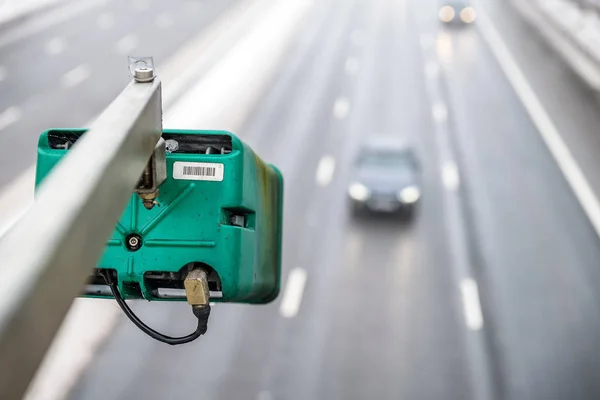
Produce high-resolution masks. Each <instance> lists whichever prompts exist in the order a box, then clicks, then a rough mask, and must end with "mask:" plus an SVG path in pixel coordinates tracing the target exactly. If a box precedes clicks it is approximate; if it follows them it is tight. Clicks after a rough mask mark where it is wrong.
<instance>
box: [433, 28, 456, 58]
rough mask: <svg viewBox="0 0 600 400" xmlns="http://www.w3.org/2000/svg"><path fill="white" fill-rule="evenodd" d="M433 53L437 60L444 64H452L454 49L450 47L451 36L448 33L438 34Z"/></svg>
mask: <svg viewBox="0 0 600 400" xmlns="http://www.w3.org/2000/svg"><path fill="white" fill-rule="evenodd" d="M435 51H436V54H437V56H438V59H439V60H440V61H441V62H442V63H444V64H449V63H450V62H452V58H453V55H454V48H453V45H452V36H451V35H450V34H449V33H448V32H444V31H442V32H439V33H438V35H437V38H436V41H435Z"/></svg>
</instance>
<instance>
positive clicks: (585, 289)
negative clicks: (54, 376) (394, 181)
mask: <svg viewBox="0 0 600 400" xmlns="http://www.w3.org/2000/svg"><path fill="white" fill-rule="evenodd" d="M247 1H250V0H236V1H214V0H204V1H185V2H184V1H172V2H168V3H167V2H160V1H156V0H147V1H134V2H117V1H105V2H101V1H91V0H90V1H87V2H83V3H82V4H86V6H85V7H84V6H79V8H75V9H76V10H78V11H77V12H75V11H72V10H73V9H74V8H72V6H69V8H68V9H69V10H71V11H69V12H70V13H71V14H72V15H71V14H69V13H62V14H61V16H60V18H62V19H63V20H62V22H61V23H60V24H53V25H49V26H45V25H44V24H43V23H42V22H43V21H42V22H39V21H38V22H35V21H33V22H28V21H25V22H23V23H20V24H19V25H17V26H11V27H8V28H5V29H2V30H0V72H1V74H0V80H1V81H0V93H2V95H1V96H0V157H1V158H0V159H1V160H2V161H1V162H2V168H1V169H0V184H3V185H6V184H7V183H9V182H10V181H11V180H12V179H13V178H14V177H15V176H18V175H19V173H20V172H21V171H22V170H24V169H26V168H27V167H28V166H29V165H31V164H32V162H33V161H34V157H35V142H36V137H37V135H38V134H39V133H40V132H41V131H42V130H43V129H45V128H47V127H54V126H78V125H81V124H84V123H86V121H88V120H90V119H91V118H93V117H94V116H95V115H96V114H97V113H98V112H99V111H101V109H102V108H103V107H104V106H105V105H106V104H107V102H108V101H110V99H111V98H112V97H114V96H115V95H116V94H117V93H118V91H119V89H120V88H121V87H122V86H123V85H124V84H125V83H126V81H127V76H126V74H125V75H124V72H123V71H124V69H125V68H126V63H125V60H124V56H125V55H126V54H129V53H131V52H135V53H137V54H146V53H152V54H153V55H154V57H155V61H156V62H157V64H158V65H160V63H161V62H166V60H168V59H169V57H171V56H172V55H173V54H174V53H175V52H176V50H177V49H179V48H180V47H182V46H184V45H185V44H186V43H187V42H189V41H190V40H192V38H193V37H195V36H196V35H198V34H199V33H202V32H203V30H206V29H208V27H209V26H210V23H211V22H212V21H215V20H218V19H219V18H220V16H221V15H222V14H223V13H224V12H226V10H228V9H230V8H232V7H236V6H238V5H239V4H243V3H244V2H247ZM479 3H481V4H480V9H479V11H480V18H479V19H478V21H477V23H476V24H475V25H473V26H468V27H463V28H449V27H443V26H441V25H440V24H439V23H438V21H437V7H438V1H437V0H380V1H369V0H319V1H306V5H307V11H306V15H305V16H303V17H302V18H303V19H302V23H301V24H300V27H299V29H298V30H297V32H296V33H295V35H294V36H293V37H292V39H291V41H290V42H289V44H288V47H287V50H286V52H285V53H284V55H283V57H281V59H280V60H278V63H277V68H276V70H275V72H274V74H273V76H272V77H271V78H270V79H269V82H268V84H267V85H265V87H264V88H262V91H261V93H260V96H257V98H256V99H255V101H254V102H253V106H252V109H251V112H250V113H249V116H248V118H246V119H245V121H244V123H243V124H242V125H241V126H240V127H239V131H238V132H237V133H238V134H239V135H240V136H241V137H242V138H243V139H244V140H246V141H247V142H248V143H250V144H251V145H252V146H253V148H254V149H255V150H256V151H257V152H258V154H260V155H261V157H262V158H263V159H265V160H267V161H269V162H272V163H274V164H276V165H278V166H279V167H280V169H281V170H282V172H283V174H284V176H285V179H286V193H285V195H286V197H285V228H284V257H283V269H284V275H283V281H282V294H281V296H280V297H279V298H278V299H277V300H276V301H275V302H273V303H272V304H270V305H267V306H246V305H229V304H218V305H216V306H215V307H214V309H213V312H212V315H211V319H210V321H209V331H208V333H207V335H206V336H205V337H203V338H201V339H200V340H198V341H197V342H195V343H192V344H189V345H185V346H180V347H170V346H166V345H164V344H162V343H158V342H155V341H153V340H152V339H150V338H148V337H146V336H144V334H143V333H142V332H140V331H139V330H137V328H135V327H134V326H133V325H132V324H131V323H129V321H127V320H126V319H125V318H124V317H123V318H122V320H121V322H120V323H119V324H118V326H117V327H116V329H115V330H114V331H113V332H112V334H111V335H110V336H109V337H108V338H107V340H106V342H105V344H104V345H103V346H102V347H101V348H100V349H99V352H98V353H97V354H96V356H95V357H94V359H93V361H92V362H91V364H90V365H89V367H88V368H87V370H86V371H85V372H84V374H83V376H82V377H81V379H80V380H79V381H78V382H77V384H76V385H75V387H74V388H73V390H72V391H71V394H70V396H71V398H73V399H82V400H83V399H183V398H201V399H257V400H270V399H419V400H420V399H545V400H546V399H592V398H598V397H599V396H600V379H599V378H600V339H599V338H600V309H599V308H600V242H599V239H598V228H599V227H600V220H599V217H598V215H597V214H595V213H594V211H595V210H596V209H599V210H600V204H599V203H598V200H597V196H596V194H599V195H600V173H598V171H600V157H598V154H599V153H600V135H598V134H597V132H596V130H597V129H598V127H600V113H598V112H597V110H598V107H600V106H599V105H598V103H597V102H596V100H595V96H594V94H593V93H590V91H589V90H587V89H586V88H585V86H584V85H583V84H582V83H581V82H579V81H578V80H577V79H576V78H575V77H574V75H572V74H571V72H570V71H569V69H568V68H567V67H566V65H564V64H563V63H562V62H561V61H560V59H559V58H558V57H557V56H556V55H555V54H554V53H553V52H552V51H551V50H550V48H549V47H547V46H546V45H545V44H544V42H543V40H542V39H541V38H539V37H538V35H537V33H536V32H535V31H534V30H533V29H532V28H530V27H529V26H528V25H527V24H526V23H525V22H523V21H522V20H521V19H520V17H519V15H518V14H517V13H516V11H515V10H513V9H512V7H511V6H510V4H508V2H506V1H504V0H486V1H480V2H479ZM52 12H56V10H50V11H48V12H46V13H44V14H43V15H41V16H40V17H39V18H48V19H49V20H55V19H56V18H58V17H56V16H51V17H48V15H50V13H52ZM28 23H29V24H30V25H31V26H33V28H29V30H27V29H26V28H23V27H27V24H28ZM19 32H21V33H19ZM23 32H24V33H23ZM251 50H252V49H249V51H251ZM256 62H257V63H258V62H260V60H258V59H257V60H256ZM182 68H183V66H182ZM242 69H243V67H242ZM184 97H185V96H184ZM184 97H182V101H184V100H185V98H184ZM193 100H194V99H193V98H191V99H187V100H185V101H188V102H191V103H190V104H192V105H193V104H195V103H194V102H193ZM179 103H181V102H179ZM179 103H177V102H174V103H173V106H172V107H173V109H174V110H175V111H176V109H177V107H181V109H184V105H182V104H179ZM178 104H179V105H178ZM185 107H188V108H189V107H190V105H189V104H188V105H187V106H185ZM186 109H187V108H186ZM169 123H170V124H172V125H169V126H168V127H173V128H174V127H178V126H177V124H178V121H177V120H169ZM197 128H211V127H205V126H197ZM375 134H385V135H391V136H397V137H407V138H408V139H409V140H410V141H411V142H412V143H414V145H415V147H416V149H417V151H418V154H419V156H420V157H421V160H422V164H423V174H424V188H423V193H424V194H423V198H422V203H421V204H420V207H419V209H418V213H417V216H416V217H417V218H416V219H415V221H414V222H413V223H412V224H405V223H402V222H401V221H398V220H396V219H392V218H387V217H374V218H360V219H356V218H353V217H352V216H351V215H350V213H349V208H348V203H347V198H346V197H347V195H346V191H347V187H348V185H349V183H351V182H352V179H353V175H352V170H353V168H352V167H353V159H354V156H355V155H356V152H357V150H358V148H359V146H360V143H361V142H362V141H363V140H365V139H366V138H368V137H370V136H372V135H375ZM136 309H137V310H139V314H140V316H141V317H142V319H144V320H145V321H147V322H148V324H149V325H151V326H152V327H153V328H155V329H157V330H159V331H161V332H165V333H167V334H173V335H177V334H184V333H187V331H188V330H192V329H193V326H194V319H193V316H192V314H191V312H190V310H189V307H188V306H187V305H185V304H164V303H161V304H158V305H154V304H152V305H149V304H145V303H144V304H139V305H138V307H137V308H136Z"/></svg>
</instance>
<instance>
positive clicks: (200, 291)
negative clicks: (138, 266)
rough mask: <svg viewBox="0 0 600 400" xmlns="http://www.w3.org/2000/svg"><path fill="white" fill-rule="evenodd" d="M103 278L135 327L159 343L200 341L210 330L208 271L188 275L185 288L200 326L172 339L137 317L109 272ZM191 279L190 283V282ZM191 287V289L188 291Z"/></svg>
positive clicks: (173, 343)
mask: <svg viewBox="0 0 600 400" xmlns="http://www.w3.org/2000/svg"><path fill="white" fill-rule="evenodd" d="M102 276H103V277H104V279H105V280H106V283H107V284H108V286H109V287H110V290H111V291H112V294H113V296H114V298H115V300H116V301H117V304H118V305H119V306H120V307H121V309H122V310H123V312H124V313H125V315H126V316H127V318H129V319H130V320H131V322H133V323H134V325H135V326H137V327H138V328H140V329H141V330H142V331H143V332H144V333H145V334H147V335H148V336H150V337H151V338H153V339H156V340H158V341H159V342H163V343H166V344H170V345H172V346H175V345H179V344H184V343H189V342H191V341H193V340H196V339H198V338H199V337H200V336H201V335H204V334H205V333H206V330H207V329H208V317H209V316H210V304H209V298H210V292H209V291H208V275H207V274H206V271H204V270H202V269H195V270H192V271H190V272H189V273H188V276H187V277H186V278H185V281H184V286H185V292H186V295H187V297H188V303H190V304H191V305H192V312H193V313H194V316H195V317H196V318H198V325H197V327H196V330H195V331H194V332H193V333H190V334H189V335H187V336H182V337H171V336H166V335H163V334H162V333H159V332H157V331H155V330H154V329H152V328H150V327H149V326H148V325H146V324H145V323H143V322H142V321H141V320H140V319H139V318H138V317H137V315H135V313H134V312H133V311H132V310H131V308H129V306H128V305H127V303H126V302H125V300H124V299H123V297H122V296H121V293H120V291H119V287H118V285H117V282H115V281H113V279H112V277H111V275H110V273H109V272H108V271H104V272H103V273H102ZM188 277H189V282H188ZM188 287H189V289H188Z"/></svg>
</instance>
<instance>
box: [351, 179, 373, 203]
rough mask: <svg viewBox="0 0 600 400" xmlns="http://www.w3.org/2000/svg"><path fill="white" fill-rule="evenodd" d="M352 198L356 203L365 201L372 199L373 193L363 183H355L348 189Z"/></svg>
mask: <svg viewBox="0 0 600 400" xmlns="http://www.w3.org/2000/svg"><path fill="white" fill-rule="evenodd" d="M348 194H349V195H350V197H351V198H352V199H354V200H356V201H365V200H367V199H368V198H369V197H371V191H370V190H369V188H368V187H366V186H365V185H363V184H362V183H353V184H352V185H350V188H349V189H348Z"/></svg>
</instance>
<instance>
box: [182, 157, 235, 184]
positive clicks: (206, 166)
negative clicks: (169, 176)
mask: <svg viewBox="0 0 600 400" xmlns="http://www.w3.org/2000/svg"><path fill="white" fill-rule="evenodd" d="M224 170H225V166H224V165H223V164H218V163H199V162H183V161H176V162H175V163H173V179H184V180H189V181H215V182H221V181H222V180H223V172H224Z"/></svg>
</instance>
